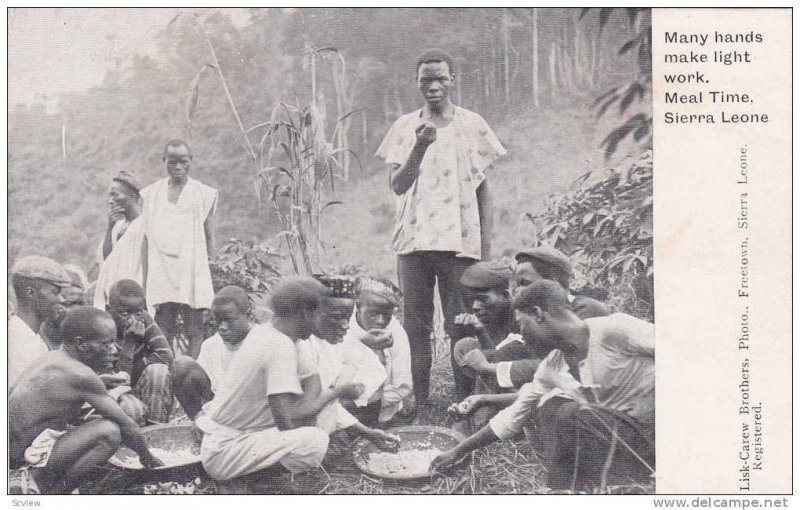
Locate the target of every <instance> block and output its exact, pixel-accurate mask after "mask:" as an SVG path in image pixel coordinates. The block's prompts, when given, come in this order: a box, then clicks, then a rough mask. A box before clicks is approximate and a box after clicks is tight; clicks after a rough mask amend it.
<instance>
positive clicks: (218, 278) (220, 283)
mask: <svg viewBox="0 0 800 510" xmlns="http://www.w3.org/2000/svg"><path fill="white" fill-rule="evenodd" d="M280 259H281V256H280V254H279V253H276V252H275V251H273V249H272V248H271V247H270V246H269V245H267V244H266V243H256V242H254V241H245V242H242V241H238V240H236V239H231V240H230V241H228V242H227V243H225V244H224V245H222V246H221V247H220V248H219V250H218V251H217V256H216V258H215V260H214V261H213V262H211V281H212V284H213V286H214V291H215V292H217V291H219V290H220V289H221V288H223V287H227V286H228V285H236V286H238V287H241V288H243V289H245V290H246V291H247V294H248V296H250V297H251V300H252V297H253V295H255V296H259V297H264V296H265V295H266V294H267V293H268V292H269V289H270V287H271V286H272V284H273V283H275V282H276V281H277V279H278V278H280V276H281V275H280V272H279V269H278V268H279V264H280Z"/></svg>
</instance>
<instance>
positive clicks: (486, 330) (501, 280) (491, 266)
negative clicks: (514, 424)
mask: <svg viewBox="0 0 800 510" xmlns="http://www.w3.org/2000/svg"><path fill="white" fill-rule="evenodd" d="M510 280H511V268H510V267H509V265H508V264H505V263H502V262H478V263H477V264H475V265H473V266H471V267H470V268H469V269H467V270H466V271H464V274H463V275H462V276H461V292H462V294H463V295H464V297H465V299H464V302H465V304H466V305H467V306H468V307H469V308H470V310H471V311H472V314H469V315H467V314H465V315H464V316H461V317H458V318H457V322H464V323H466V324H471V326H472V328H473V329H474V331H473V332H472V335H471V336H468V337H465V338H462V339H461V340H459V341H458V342H457V343H456V346H455V348H454V349H453V356H454V358H455V361H456V363H457V364H458V366H459V367H460V368H461V373H462V374H464V379H465V381H466V382H467V383H468V384H465V385H464V387H462V388H460V390H461V391H460V392H459V393H460V394H459V395H458V397H459V398H460V399H464V402H466V403H463V402H462V404H461V406H460V407H459V406H452V407H451V409H450V411H451V412H452V413H454V414H470V413H473V412H474V415H473V416H472V417H471V418H470V420H469V421H467V422H463V423H461V424H460V425H459V427H461V428H462V431H463V428H469V427H470V426H471V427H472V428H475V429H477V428H480V426H482V425H483V424H484V423H485V422H486V421H487V420H488V419H489V418H491V416H492V415H493V414H495V413H496V412H497V409H496V408H494V407H493V406H481V407H482V409H479V410H476V408H473V407H472V406H469V407H468V408H465V406H468V404H470V403H471V402H472V401H473V400H475V398H473V397H475V396H476V395H483V394H494V393H498V392H501V391H502V389H501V388H500V386H499V385H498V384H497V383H496V382H495V377H494V376H493V375H490V376H489V377H485V376H482V373H481V372H479V371H476V370H474V369H473V368H472V366H471V365H474V363H472V358H473V357H476V356H478V355H480V356H479V358H480V359H483V360H489V361H491V362H493V363H497V362H498V361H505V360H509V359H519V358H525V357H528V350H527V348H526V347H525V345H524V342H523V340H522V336H521V335H519V334H518V328H517V324H516V320H515V318H514V310H513V308H512V306H511V294H510V292H509V282H510ZM462 411H469V412H462Z"/></svg>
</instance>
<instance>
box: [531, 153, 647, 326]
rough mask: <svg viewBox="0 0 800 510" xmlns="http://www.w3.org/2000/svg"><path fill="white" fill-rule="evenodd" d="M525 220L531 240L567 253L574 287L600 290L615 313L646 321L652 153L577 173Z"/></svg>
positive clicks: (591, 290) (594, 290)
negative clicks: (532, 229)
mask: <svg viewBox="0 0 800 510" xmlns="http://www.w3.org/2000/svg"><path fill="white" fill-rule="evenodd" d="M531 219H532V220H533V221H534V222H535V223H536V225H537V231H538V235H537V236H536V239H535V241H534V244H539V243H546V244H549V245H551V246H555V247H556V248H558V249H559V250H561V251H563V252H564V253H566V254H568V255H569V256H570V259H571V260H572V262H573V265H574V267H575V279H574V282H573V283H574V286H575V288H576V289H577V290H578V291H581V290H582V291H583V292H585V293H587V294H591V293H595V294H599V293H601V292H602V293H603V294H607V295H608V298H609V299H610V302H611V304H613V305H615V306H616V308H617V309H618V310H619V311H623V312H626V313H630V314H633V315H638V316H640V317H643V318H649V319H652V317H653V155H652V151H649V150H648V151H646V152H645V153H643V154H642V155H641V156H640V157H639V158H637V159H634V160H633V161H629V162H626V164H624V165H621V166H619V167H617V168H613V169H604V170H599V171H592V172H589V173H587V174H585V175H583V176H581V177H580V178H579V179H578V181H576V189H574V190H573V191H570V192H567V193H564V194H560V195H556V196H554V197H553V199H552V202H551V204H550V206H549V207H548V208H547V210H546V211H545V212H544V213H543V214H541V215H539V216H538V217H535V218H534V217H531ZM599 297H603V296H602V295H601V296H599Z"/></svg>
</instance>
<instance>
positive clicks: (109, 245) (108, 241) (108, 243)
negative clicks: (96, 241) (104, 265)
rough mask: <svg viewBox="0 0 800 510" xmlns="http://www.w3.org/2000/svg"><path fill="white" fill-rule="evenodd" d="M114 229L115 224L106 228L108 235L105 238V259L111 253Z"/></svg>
mask: <svg viewBox="0 0 800 510" xmlns="http://www.w3.org/2000/svg"><path fill="white" fill-rule="evenodd" d="M113 230H114V224H113V223H112V224H111V225H109V226H108V228H107V229H106V237H105V239H103V260H105V259H107V258H108V255H109V254H110V253H111V249H112V244H113V243H112V240H111V237H112V236H113V234H112V231H113Z"/></svg>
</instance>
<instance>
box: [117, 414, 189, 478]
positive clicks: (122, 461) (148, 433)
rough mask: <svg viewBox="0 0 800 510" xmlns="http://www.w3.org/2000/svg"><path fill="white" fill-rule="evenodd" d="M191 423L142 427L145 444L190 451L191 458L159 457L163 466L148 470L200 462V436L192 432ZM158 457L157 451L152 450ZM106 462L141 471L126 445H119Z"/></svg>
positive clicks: (169, 468) (153, 446) (165, 469)
mask: <svg viewBox="0 0 800 510" xmlns="http://www.w3.org/2000/svg"><path fill="white" fill-rule="evenodd" d="M193 429H194V425H193V424H192V423H167V424H163V425H151V426H148V427H142V435H143V436H144V438H145V440H146V441H147V446H149V447H150V448H157V449H160V450H167V451H186V450H188V451H190V452H191V453H192V454H193V458H192V460H181V461H174V460H173V461H169V460H168V459H164V458H161V461H162V462H164V465H163V466H160V467H157V468H153V469H152V470H149V471H167V470H173V469H178V468H184V467H188V466H194V465H199V464H200V438H199V437H198V436H197V435H196V434H195V433H194V430H193ZM154 455H155V456H156V457H158V453H157V452H154ZM108 462H109V463H110V464H112V465H114V466H116V467H118V468H121V469H125V470H131V471H142V470H145V468H143V467H142V465H141V463H140V462H139V456H138V455H137V454H136V453H135V452H134V451H133V450H131V449H130V448H128V447H127V446H121V447H120V448H119V450H117V452H116V453H115V454H114V455H113V456H112V457H111V458H110V459H108Z"/></svg>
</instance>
